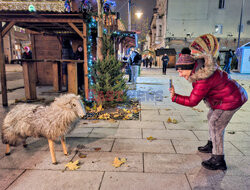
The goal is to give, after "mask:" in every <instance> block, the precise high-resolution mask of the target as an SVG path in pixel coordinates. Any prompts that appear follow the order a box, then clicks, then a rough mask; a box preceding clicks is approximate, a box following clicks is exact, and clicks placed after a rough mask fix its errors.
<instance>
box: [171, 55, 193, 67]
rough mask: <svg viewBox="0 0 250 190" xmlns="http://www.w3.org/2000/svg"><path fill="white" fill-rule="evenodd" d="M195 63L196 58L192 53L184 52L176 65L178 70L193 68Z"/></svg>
mask: <svg viewBox="0 0 250 190" xmlns="http://www.w3.org/2000/svg"><path fill="white" fill-rule="evenodd" d="M194 65H195V60H194V58H193V57H192V56H191V55H188V54H182V55H181V56H180V57H179V59H178V60H177V63H176V65H175V68H176V70H178V69H181V70H192V69H193V68H194Z"/></svg>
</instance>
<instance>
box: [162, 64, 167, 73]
mask: <svg viewBox="0 0 250 190" xmlns="http://www.w3.org/2000/svg"><path fill="white" fill-rule="evenodd" d="M167 66H168V64H167V63H163V68H162V73H163V74H166V71H167Z"/></svg>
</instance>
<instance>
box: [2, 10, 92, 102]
mask: <svg viewBox="0 0 250 190" xmlns="http://www.w3.org/2000/svg"><path fill="white" fill-rule="evenodd" d="M84 16H85V15H84V14H83V13H78V12H71V13H65V12H63V13H62V12H49V11H37V12H29V11H0V21H1V23H4V25H3V24H0V35H1V36H0V69H1V88H2V102H3V106H7V105H8V98H7V85H6V72H5V60H4V47H3V37H4V36H5V35H6V34H7V33H8V31H9V30H10V29H11V28H12V27H13V26H14V25H16V26H19V27H22V28H25V29H28V30H29V31H30V34H31V39H32V46H33V48H32V50H33V60H31V61H25V60H24V61H23V62H24V64H23V70H24V80H25V81H24V84H25V92H26V91H27V92H28V91H29V90H27V89H28V88H30V85H31V83H32V84H33V83H34V84H35V83H36V81H38V82H39V83H40V84H53V85H54V89H55V90H59V89H60V85H59V86H58V87H55V83H56V82H55V81H57V80H58V77H57V76H58V71H59V70H58V68H57V67H58V64H59V63H61V62H62V60H61V40H62V37H67V38H73V39H76V38H78V39H81V41H82V44H83V52H84V81H85V82H84V84H85V86H84V88H85V89H84V91H85V98H88V55H87V26H86V23H85V22H84ZM2 25H3V26H2ZM49 60H50V61H49ZM64 61H65V60H64ZM67 61H68V63H72V64H68V69H69V67H72V70H74V71H72V76H74V78H75V79H74V81H75V82H76V83H77V79H76V77H77V75H76V73H77V61H72V60H67ZM55 63H57V64H55ZM32 72H34V73H32ZM31 75H32V76H31ZM33 75H34V76H33ZM69 75H70V74H69ZM72 76H70V77H71V78H72ZM30 77H31V78H30ZM33 80H35V81H33ZM31 86H34V85H31ZM73 86H75V84H74V85H73ZM32 89H33V87H32ZM33 93H34V92H33ZM74 93H77V92H76V91H74ZM28 94H29V93H28ZM26 98H27V99H34V98H36V96H34V95H32V96H30V94H29V95H27V94H26Z"/></svg>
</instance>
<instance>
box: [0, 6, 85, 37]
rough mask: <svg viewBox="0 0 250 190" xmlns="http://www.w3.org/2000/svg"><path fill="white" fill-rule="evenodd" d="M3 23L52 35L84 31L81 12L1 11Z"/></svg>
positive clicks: (0, 16)
mask: <svg viewBox="0 0 250 190" xmlns="http://www.w3.org/2000/svg"><path fill="white" fill-rule="evenodd" d="M0 20H1V21H2V22H7V23H12V24H13V25H16V26H19V27H22V28H25V29H29V30H31V31H35V32H39V33H47V34H51V35H53V34H54V35H62V34H75V33H77V32H76V31H77V30H79V31H82V30H83V23H84V15H83V13H79V12H70V13H66V12H52V11H37V12H29V11H5V10H2V11H0Z"/></svg>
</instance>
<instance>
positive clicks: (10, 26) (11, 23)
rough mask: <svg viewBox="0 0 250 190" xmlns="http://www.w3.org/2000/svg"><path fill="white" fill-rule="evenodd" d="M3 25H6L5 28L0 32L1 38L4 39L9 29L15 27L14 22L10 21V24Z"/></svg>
mask: <svg viewBox="0 0 250 190" xmlns="http://www.w3.org/2000/svg"><path fill="white" fill-rule="evenodd" d="M5 25H6V27H4V29H3V30H2V37H4V36H5V34H7V33H8V32H9V31H10V29H11V28H12V27H13V26H14V25H15V22H14V21H12V22H10V23H7V24H5Z"/></svg>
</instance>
